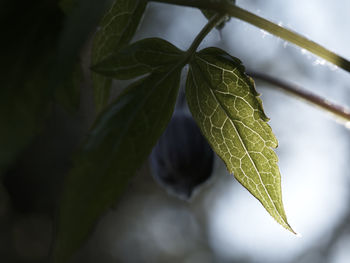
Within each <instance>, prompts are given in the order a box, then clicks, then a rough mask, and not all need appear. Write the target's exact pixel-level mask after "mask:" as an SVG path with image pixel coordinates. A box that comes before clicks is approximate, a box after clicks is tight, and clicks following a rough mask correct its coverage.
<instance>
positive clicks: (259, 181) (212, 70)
mask: <svg viewBox="0 0 350 263" xmlns="http://www.w3.org/2000/svg"><path fill="white" fill-rule="evenodd" d="M186 95H187V101H188V104H189V108H190V110H191V112H192V114H193V117H194V119H195V120H196V122H197V123H198V125H199V126H200V128H201V131H202V132H203V134H204V136H205V137H206V138H207V139H208V141H209V143H210V144H211V146H212V147H213V149H214V150H215V152H216V153H217V154H218V155H219V156H220V157H221V158H222V160H223V161H224V162H225V164H226V166H227V169H228V171H229V172H230V173H233V174H234V176H235V177H236V178H237V180H238V181H239V182H240V183H241V184H242V185H243V186H244V187H245V188H246V189H247V190H248V191H249V192H250V193H251V194H252V195H253V196H255V197H256V198H257V199H258V200H259V201H260V202H261V203H262V205H263V206H264V207H265V209H266V210H267V211H268V212H269V213H270V215H271V216H272V217H273V218H274V219H275V220H276V221H277V222H278V223H279V224H281V225H282V226H284V227H285V228H286V229H288V230H290V231H292V232H294V231H293V230H292V228H291V227H290V226H289V224H288V222H287V218H286V214H285V211H284V208H283V203H282V194H281V177H280V172H279V169H278V166H277V162H278V159H277V156H276V154H275V152H274V151H273V149H272V148H275V147H277V140H276V138H275V136H274V134H273V133H272V130H271V128H270V126H269V125H268V124H267V121H268V118H267V117H266V115H265V113H264V111H263V107H262V103H261V100H260V98H259V97H258V96H259V94H258V93H257V92H256V90H255V85H254V82H253V80H252V79H251V78H250V77H248V76H247V75H246V74H245V72H244V67H243V66H242V64H241V62H240V61H239V60H238V59H236V58H234V57H231V56H230V55H229V54H227V53H226V52H224V51H222V50H220V49H218V48H207V49H204V50H202V51H200V52H199V53H197V55H196V56H195V57H194V58H193V60H192V62H191V64H190V69H189V74H188V78H187V87H186Z"/></svg>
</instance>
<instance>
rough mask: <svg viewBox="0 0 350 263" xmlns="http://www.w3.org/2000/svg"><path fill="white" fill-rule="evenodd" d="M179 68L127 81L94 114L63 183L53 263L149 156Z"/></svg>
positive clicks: (173, 98)
mask: <svg viewBox="0 0 350 263" xmlns="http://www.w3.org/2000/svg"><path fill="white" fill-rule="evenodd" d="M182 66H183V64H179V63H178V64H176V66H174V67H173V68H172V69H171V70H169V71H168V72H163V73H154V74H151V75H150V76H148V77H146V78H143V79H141V80H139V81H137V82H136V83H134V84H132V85H131V86H129V87H128V88H127V89H126V90H125V91H124V92H123V93H122V94H121V95H120V96H119V97H118V98H117V100H116V101H115V102H113V103H112V104H110V105H109V106H108V107H107V108H106V109H105V110H104V111H103V112H102V113H101V114H100V116H99V117H98V118H97V120H96V122H95V124H94V125H93V127H92V128H91V131H90V132H89V136H88V137H87V139H86V141H85V142H84V143H83V145H82V147H81V149H80V151H79V154H78V155H77V156H76V158H75V161H74V168H73V170H72V171H71V173H70V174H69V175H68V177H67V180H66V182H65V189H64V193H63V197H62V200H61V207H60V214H59V218H58V232H57V239H56V245H55V249H54V257H55V262H56V263H64V262H66V261H67V260H68V259H69V258H70V256H71V255H72V254H73V253H74V251H75V250H76V249H77V248H79V247H80V245H81V243H82V242H83V241H84V240H85V239H86V238H87V237H88V235H89V234H90V232H91V230H92V228H93V226H94V225H95V223H96V221H97V219H98V218H99V217H100V216H101V215H102V214H103V213H104V212H105V211H106V210H107V209H108V208H109V207H110V206H112V205H113V204H114V203H115V202H116V201H117V199H118V198H119V197H120V195H121V194H122V193H123V191H124V189H125V188H126V186H127V184H128V181H129V179H130V178H131V177H132V176H133V175H134V174H135V173H136V171H137V170H138V168H139V167H140V166H141V165H142V163H143V162H144V161H145V159H146V158H147V156H148V155H149V153H150V151H151V149H152V147H153V146H154V144H155V143H156V141H157V139H158V137H159V136H160V135H161V134H162V132H163V131H164V129H165V127H166V126H167V123H168V122H169V120H170V118H171V115H172V112H173V110H174V106H175V101H176V97H177V93H178V88H179V81H180V74H181V68H182Z"/></svg>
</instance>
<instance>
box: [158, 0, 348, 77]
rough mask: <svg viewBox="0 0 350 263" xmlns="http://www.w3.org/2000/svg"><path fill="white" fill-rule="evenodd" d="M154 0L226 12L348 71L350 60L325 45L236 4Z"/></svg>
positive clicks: (199, 0) (195, 0)
mask: <svg viewBox="0 0 350 263" xmlns="http://www.w3.org/2000/svg"><path fill="white" fill-rule="evenodd" d="M152 1H154V2H162V3H168V4H174V5H182V6H190V7H196V8H200V9H209V10H213V11H216V12H218V13H221V14H225V13H226V14H227V15H229V16H231V17H235V18H238V19H240V20H243V21H245V22H247V23H250V24H252V25H254V26H256V27H259V28H261V29H263V30H265V31H266V32H269V33H271V34H273V35H275V36H277V37H280V38H282V39H284V40H286V41H289V42H291V43H293V44H295V45H297V46H299V47H301V48H303V49H305V50H308V51H310V52H311V53H313V54H315V55H317V56H319V57H321V58H323V59H325V60H327V61H328V62H330V63H332V64H334V65H336V66H338V67H340V68H342V69H344V70H346V71H348V72H350V61H349V60H347V59H345V58H343V57H341V56H339V55H337V54H335V53H334V52H332V51H330V50H328V49H326V48H325V47H323V46H321V45H319V44H317V43H315V42H313V41H311V40H309V39H307V38H306V37H304V36H301V35H299V34H297V33H295V32H293V31H292V30H289V29H287V28H284V27H282V26H279V25H277V24H275V23H273V22H270V21H269V20H267V19H265V18H262V17H259V16H257V15H255V14H253V13H251V12H249V11H246V10H244V9H242V8H240V7H238V6H236V5H232V4H229V3H227V2H226V1H213V0H152Z"/></svg>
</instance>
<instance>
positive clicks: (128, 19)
mask: <svg viewBox="0 0 350 263" xmlns="http://www.w3.org/2000/svg"><path fill="white" fill-rule="evenodd" d="M146 4H147V3H146V1H143V0H116V1H114V4H113V5H112V7H111V8H110V9H109V10H108V12H107V13H106V15H105V16H104V17H103V19H102V21H101V23H100V26H99V28H98V31H97V32H96V35H95V37H94V42H93V48H92V58H91V60H92V65H95V64H97V63H98V62H100V61H102V60H104V59H105V58H106V57H108V56H109V55H111V54H112V53H113V52H116V50H118V49H119V48H121V47H123V46H125V45H127V44H128V43H129V42H130V40H131V38H132V37H133V35H134V34H135V31H136V29H137V26H138V25H139V22H140V20H141V17H142V15H143V13H144V10H145V7H146ZM92 80H93V89H94V96H95V105H96V108H97V111H98V112H99V111H100V110H102V109H103V108H104V107H105V105H106V104H107V102H108V99H109V91H110V88H111V85H112V81H111V79H109V78H106V77H103V76H101V75H98V74H92Z"/></svg>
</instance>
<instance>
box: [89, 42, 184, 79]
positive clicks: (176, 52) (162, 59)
mask: <svg viewBox="0 0 350 263" xmlns="http://www.w3.org/2000/svg"><path fill="white" fill-rule="evenodd" d="M183 53H184V52H183V51H181V50H180V49H178V48H177V47H175V46H174V45H172V44H171V43H169V42H167V41H165V40H163V39H160V38H147V39H142V40H140V41H137V42H135V43H133V44H131V45H129V46H127V47H125V48H122V49H120V50H117V52H116V53H113V54H112V55H110V56H108V57H107V58H105V59H104V60H102V61H101V62H100V63H98V64H97V65H95V66H94V67H93V70H94V71H95V72H98V73H100V74H102V75H104V76H108V77H111V78H115V79H132V78H134V77H137V76H141V75H144V74H146V73H150V72H161V71H167V70H168V67H169V66H171V65H173V64H174V63H175V62H176V61H179V59H180V57H181V56H182V55H183Z"/></svg>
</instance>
